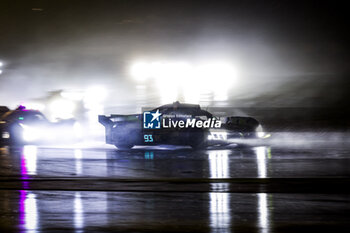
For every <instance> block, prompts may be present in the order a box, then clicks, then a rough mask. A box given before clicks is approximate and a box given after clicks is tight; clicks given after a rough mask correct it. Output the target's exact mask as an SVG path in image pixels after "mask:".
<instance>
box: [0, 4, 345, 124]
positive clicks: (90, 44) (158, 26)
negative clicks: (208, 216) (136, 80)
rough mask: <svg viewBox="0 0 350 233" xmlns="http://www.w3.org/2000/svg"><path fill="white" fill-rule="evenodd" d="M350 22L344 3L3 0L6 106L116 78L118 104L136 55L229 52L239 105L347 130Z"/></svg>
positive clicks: (2, 93)
mask: <svg viewBox="0 0 350 233" xmlns="http://www.w3.org/2000/svg"><path fill="white" fill-rule="evenodd" d="M348 22H349V20H348V12H347V7H346V5H345V3H343V2H340V1H181V0H180V1H130V0H128V1H77V0H73V1H53V0H51V1H48V0H47V1H44V0H42V1H31V0H29V1H28V0H27V1H24V0H23V1H13V0H11V1H7V0H2V1H1V2H0V60H1V61H3V62H4V67H3V68H2V69H3V74H1V75H0V104H1V105H9V104H15V103H16V101H20V100H23V99H30V98H37V97H40V96H44V95H45V93H46V92H47V91H52V90H57V89H72V88H73V89H74V88H75V89H76V88H82V87H85V86H88V85H90V84H94V83H99V84H101V83H102V84H105V85H109V87H110V88H111V93H112V96H113V98H110V99H109V100H110V101H111V103H109V105H113V104H115V103H116V102H118V101H119V102H121V101H123V102H125V103H130V104H132V103H133V97H132V92H130V91H129V90H132V89H133V87H134V84H133V83H131V82H130V81H129V79H130V78H129V77H128V67H129V65H130V64H131V63H132V61H133V60H134V59H137V58H144V59H160V60H161V59H164V60H166V59H184V60H201V59H202V58H208V57H209V58H213V57H214V58H215V57H220V58H226V59H229V60H233V61H234V62H235V64H237V67H238V69H239V73H240V77H239V87H238V88H237V89H234V90H233V91H232V93H231V98H230V100H229V103H228V105H229V106H232V107H244V108H254V109H255V108H269V109H273V111H272V110H271V112H269V113H266V114H268V115H269V117H271V115H278V114H279V112H280V111H281V109H282V111H285V112H284V113H283V114H282V115H283V116H287V118H288V114H289V113H290V114H292V117H293V113H292V111H290V110H289V109H291V108H293V109H301V110H296V111H297V112H298V111H299V112H305V114H306V115H305V117H304V118H308V119H309V120H310V121H312V120H313V119H314V118H313V116H317V117H318V118H319V117H321V116H322V119H321V120H322V121H323V123H322V125H328V126H331V127H332V126H333V125H336V126H337V127H338V128H341V127H342V126H343V125H345V126H348V125H349V120H348V118H349V117H348V116H349V108H348V102H349V93H350V92H349V91H348V90H349V87H350V85H349V72H350V70H349V51H348V41H349V35H348V33H347V31H348V28H349V23H348ZM276 109H277V110H276ZM293 111H294V110H293ZM252 114H254V113H252ZM266 114H265V115H266ZM298 114H299V115H300V114H301V113H297V115H298ZM299 117H300V118H301V119H302V118H303V116H299ZM317 117H316V118H317ZM276 119H278V117H276ZM272 121H274V120H272Z"/></svg>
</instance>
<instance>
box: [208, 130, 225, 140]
mask: <svg viewBox="0 0 350 233" xmlns="http://www.w3.org/2000/svg"><path fill="white" fill-rule="evenodd" d="M208 140H227V132H224V131H219V132H215V131H213V132H210V134H209V135H208Z"/></svg>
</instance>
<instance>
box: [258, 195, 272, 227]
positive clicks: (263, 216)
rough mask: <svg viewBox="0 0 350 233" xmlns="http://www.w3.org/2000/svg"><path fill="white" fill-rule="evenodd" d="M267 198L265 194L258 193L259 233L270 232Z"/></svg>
mask: <svg viewBox="0 0 350 233" xmlns="http://www.w3.org/2000/svg"><path fill="white" fill-rule="evenodd" d="M267 204H268V196H267V194H266V193H258V218H259V219H258V225H259V232H260V233H268V232H270V224H269V222H270V219H269V218H270V216H269V208H268V205H267Z"/></svg>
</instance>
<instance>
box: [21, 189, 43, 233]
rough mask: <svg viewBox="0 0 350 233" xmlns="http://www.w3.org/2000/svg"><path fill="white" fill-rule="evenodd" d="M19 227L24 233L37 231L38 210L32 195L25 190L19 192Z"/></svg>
mask: <svg viewBox="0 0 350 233" xmlns="http://www.w3.org/2000/svg"><path fill="white" fill-rule="evenodd" d="M19 211H20V225H21V227H22V228H23V230H24V232H33V233H34V232H37V231H38V217H39V216H38V209H37V199H36V195H35V194H34V193H31V192H29V191H26V190H20V201H19Z"/></svg>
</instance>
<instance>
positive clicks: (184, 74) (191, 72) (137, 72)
mask: <svg viewBox="0 0 350 233" xmlns="http://www.w3.org/2000/svg"><path fill="white" fill-rule="evenodd" d="M131 75H132V76H133V78H135V80H137V81H139V82H144V81H145V80H147V79H152V82H150V83H155V84H156V85H157V88H158V89H159V93H160V97H161V100H162V102H172V101H176V100H177V99H178V98H179V96H180V93H181V94H182V95H183V97H184V99H185V101H186V102H192V103H198V102H199V101H200V100H201V99H202V98H201V97H202V96H205V95H207V96H208V94H209V95H211V96H212V98H213V100H216V101H225V100H227V99H228V94H229V90H230V88H231V86H232V85H233V84H234V82H235V81H236V78H237V71H236V69H235V68H234V66H233V65H232V64H231V63H229V62H225V61H214V62H206V63H202V64H189V63H187V62H159V61H156V62H149V63H146V62H138V63H135V64H134V65H132V66H131Z"/></svg>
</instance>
